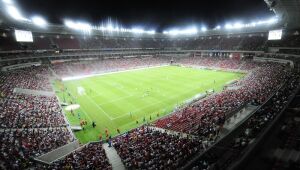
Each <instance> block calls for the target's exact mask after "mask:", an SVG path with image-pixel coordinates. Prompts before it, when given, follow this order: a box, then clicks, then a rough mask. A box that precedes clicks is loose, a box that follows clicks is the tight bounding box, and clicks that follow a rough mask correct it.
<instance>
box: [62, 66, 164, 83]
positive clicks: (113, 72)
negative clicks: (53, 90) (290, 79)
mask: <svg viewBox="0 0 300 170" xmlns="http://www.w3.org/2000/svg"><path fill="white" fill-rule="evenodd" d="M166 66H169V64H162V65H158V66H150V67H142V68H135V69H130V68H129V69H128V70H123V71H112V72H106V73H98V74H90V75H83V76H73V77H63V78H62V81H69V80H78V79H83V78H87V77H95V76H102V75H107V74H115V73H122V72H128V71H136V70H144V69H149V68H157V67H166Z"/></svg>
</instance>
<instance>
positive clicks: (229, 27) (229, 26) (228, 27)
mask: <svg viewBox="0 0 300 170" xmlns="http://www.w3.org/2000/svg"><path fill="white" fill-rule="evenodd" d="M232 27H233V26H232V25H231V24H226V25H225V28H226V29H231V28H232Z"/></svg>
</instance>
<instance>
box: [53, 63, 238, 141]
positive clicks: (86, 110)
mask: <svg viewBox="0 0 300 170" xmlns="http://www.w3.org/2000/svg"><path fill="white" fill-rule="evenodd" d="M242 76H243V74H241V73H232V72H223V71H214V70H201V69H193V68H186V67H178V66H164V67H156V68H147V69H141V70H131V71H126V72H119V73H113V74H106V75H99V76H94V77H89V78H83V79H78V80H69V81H64V82H63V84H64V87H66V88H67V92H66V93H65V94H63V92H61V91H60V89H61V88H60V87H61V86H62V85H60V84H59V83H58V82H56V83H55V89H56V92H57V95H58V97H59V98H60V101H61V102H63V101H64V98H65V101H66V102H67V103H68V104H70V103H71V101H72V103H76V104H79V105H80V108H79V109H78V110H76V111H74V115H72V114H71V113H70V112H68V111H65V113H66V115H67V118H68V120H69V122H70V124H71V125H79V122H80V120H79V117H78V115H79V116H80V118H81V119H85V120H87V122H88V125H87V126H86V127H85V130H82V131H79V132H76V133H75V135H76V137H77V138H78V139H79V140H80V142H82V143H86V142H89V141H96V140H99V135H100V133H102V136H103V139H105V129H106V128H107V129H108V131H109V133H110V135H112V136H115V135H117V128H119V129H120V131H121V133H122V132H125V131H128V130H130V129H132V128H135V127H138V126H140V125H142V124H144V123H147V122H152V121H154V120H156V119H158V118H160V117H162V116H165V115H166V114H168V113H170V112H171V111H172V110H173V109H174V108H175V107H176V106H178V105H180V104H182V103H184V101H186V100H188V99H191V98H192V97H194V96H195V95H197V94H199V93H205V91H206V90H209V89H215V91H220V90H222V88H223V85H224V84H225V83H227V82H229V81H231V80H234V79H239V78H241V77H242ZM78 87H82V88H83V89H84V90H85V93H84V94H81V95H80V94H79V93H78ZM67 93H70V94H71V96H69V95H67ZM150 117H151V120H150ZM92 121H95V122H96V125H97V126H96V128H93V127H92V125H91V122H92ZM137 121H138V123H137Z"/></svg>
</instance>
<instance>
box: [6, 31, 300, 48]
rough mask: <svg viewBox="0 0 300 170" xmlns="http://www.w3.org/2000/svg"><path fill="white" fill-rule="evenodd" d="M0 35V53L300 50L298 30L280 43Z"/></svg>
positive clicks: (263, 36)
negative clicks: (24, 39)
mask: <svg viewBox="0 0 300 170" xmlns="http://www.w3.org/2000/svg"><path fill="white" fill-rule="evenodd" d="M0 33H1V36H0V51H12V50H50V49H62V50H65V49H111V48H113V49H115V48H180V49H198V50H246V51H266V50H268V48H269V47H289V48H291V47H300V36H299V32H298V33H297V30H292V31H286V32H285V33H284V35H283V38H282V39H281V40H279V41H268V33H267V32H256V33H245V34H224V35H211V36H193V37H168V38H156V37H134V36H132V37H122V36H96V35H93V36H92V35H91V36H89V35H87V36H83V35H72V34H41V33H33V42H32V43H24V42H22V43H20V42H16V40H15V36H14V33H13V32H12V31H4V30H3V31H0Z"/></svg>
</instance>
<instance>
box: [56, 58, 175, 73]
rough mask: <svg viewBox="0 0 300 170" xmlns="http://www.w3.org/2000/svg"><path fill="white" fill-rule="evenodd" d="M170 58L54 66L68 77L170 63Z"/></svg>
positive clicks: (70, 63) (117, 60)
mask: <svg viewBox="0 0 300 170" xmlns="http://www.w3.org/2000/svg"><path fill="white" fill-rule="evenodd" d="M170 60H171V59H170V58H169V57H135V58H118V59H105V60H91V61H80V62H77V61H75V62H69V63H60V64H53V66H52V68H53V70H54V71H55V72H56V74H58V75H59V76H60V77H68V76H75V75H76V76H78V75H88V74H95V73H105V72H111V71H121V70H127V69H130V68H138V67H148V66H158V65H163V64H169V63H170Z"/></svg>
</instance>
